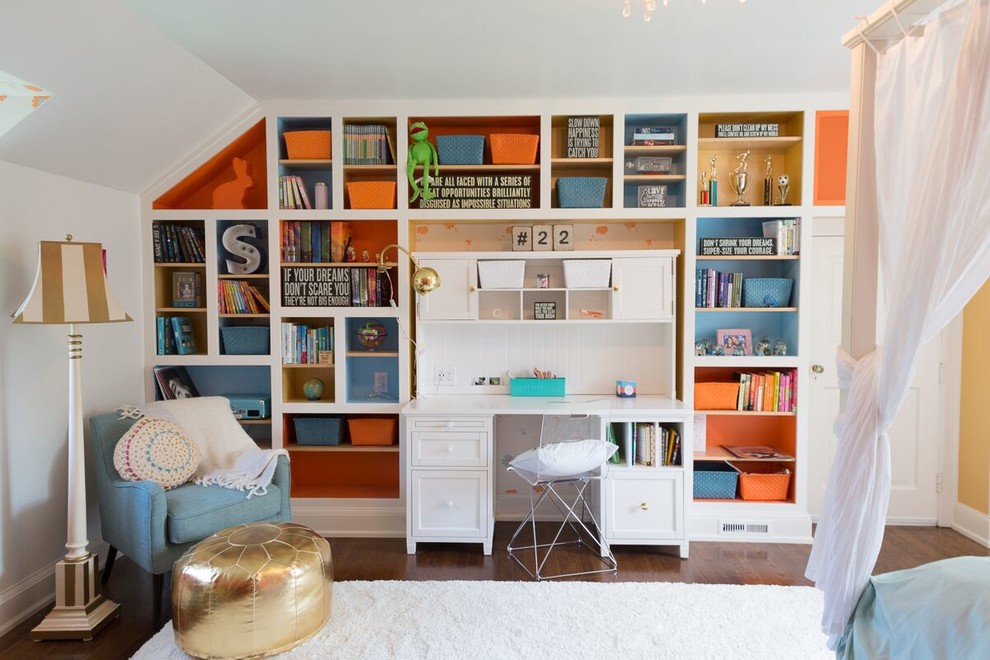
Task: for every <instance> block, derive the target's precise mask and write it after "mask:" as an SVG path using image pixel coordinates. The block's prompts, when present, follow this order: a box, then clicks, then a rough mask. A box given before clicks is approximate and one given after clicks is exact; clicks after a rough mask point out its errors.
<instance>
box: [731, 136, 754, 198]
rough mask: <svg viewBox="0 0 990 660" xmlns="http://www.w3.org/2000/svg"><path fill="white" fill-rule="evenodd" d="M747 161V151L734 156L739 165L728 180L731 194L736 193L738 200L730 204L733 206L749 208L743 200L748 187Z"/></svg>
mask: <svg viewBox="0 0 990 660" xmlns="http://www.w3.org/2000/svg"><path fill="white" fill-rule="evenodd" d="M748 159H749V149H747V150H746V151H744V152H742V153H741V154H739V155H738V156H736V160H738V161H739V164H738V165H737V166H736V169H735V171H733V172H732V176H731V177H730V178H729V185H731V186H732V192H734V193H736V196H737V197H738V199H736V201H735V202H734V203H733V204H732V205H733V206H749V202H747V201H745V200H743V195H744V194H745V193H746V189H747V188H748V187H749V174H748V173H747V172H746V161H747V160H748Z"/></svg>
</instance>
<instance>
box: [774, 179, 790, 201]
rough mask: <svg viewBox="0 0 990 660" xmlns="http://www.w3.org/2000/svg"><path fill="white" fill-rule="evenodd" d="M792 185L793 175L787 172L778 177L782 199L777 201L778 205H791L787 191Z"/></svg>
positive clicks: (778, 188) (778, 189) (778, 187)
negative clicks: (790, 175) (788, 174)
mask: <svg viewBox="0 0 990 660" xmlns="http://www.w3.org/2000/svg"><path fill="white" fill-rule="evenodd" d="M790 187H791V177H789V176H787V175H786V174H781V175H780V176H779V177H777V192H778V193H779V194H780V200H779V201H778V202H777V204H776V205H777V206H790V205H791V203H790V202H788V201H787V191H788V190H789V189H790Z"/></svg>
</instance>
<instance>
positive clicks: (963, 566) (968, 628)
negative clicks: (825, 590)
mask: <svg viewBox="0 0 990 660" xmlns="http://www.w3.org/2000/svg"><path fill="white" fill-rule="evenodd" d="M836 657H838V658H842V659H845V660H866V659H869V660H876V659H879V658H910V660H922V659H926V658H931V659H933V660H935V659H937V660H943V659H945V660H949V659H951V660H968V659H969V658H973V659H978V660H990V557H955V558H953V559H943V560H942V561H936V562H932V563H930V564H924V565H922V566H918V567H917V568H911V569H907V570H904V571H894V572H892V573H884V574H882V575H876V576H874V577H873V578H871V579H870V584H869V585H868V586H867V588H866V590H865V591H864V592H863V595H862V596H861V597H860V599H859V603H858V604H857V605H856V610H855V612H854V613H853V617H852V620H851V621H850V622H849V625H847V626H846V631H845V634H844V635H843V636H842V638H841V639H840V640H839V644H838V647H837V648H836Z"/></svg>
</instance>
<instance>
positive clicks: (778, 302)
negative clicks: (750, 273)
mask: <svg viewBox="0 0 990 660" xmlns="http://www.w3.org/2000/svg"><path fill="white" fill-rule="evenodd" d="M793 285H794V280H792V279H790V278H787V277H747V278H745V279H744V280H743V291H742V294H743V307H787V306H788V303H789V302H790V301H791V287H792V286H793Z"/></svg>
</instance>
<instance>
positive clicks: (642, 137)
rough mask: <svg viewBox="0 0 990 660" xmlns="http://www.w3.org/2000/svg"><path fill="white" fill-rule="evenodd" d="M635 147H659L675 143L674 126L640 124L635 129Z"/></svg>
mask: <svg viewBox="0 0 990 660" xmlns="http://www.w3.org/2000/svg"><path fill="white" fill-rule="evenodd" d="M632 139H633V143H632V146H634V147H658V146H664V145H671V144H674V143H675V134H674V127H673V126H639V127H637V128H634V129H633V135H632Z"/></svg>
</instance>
